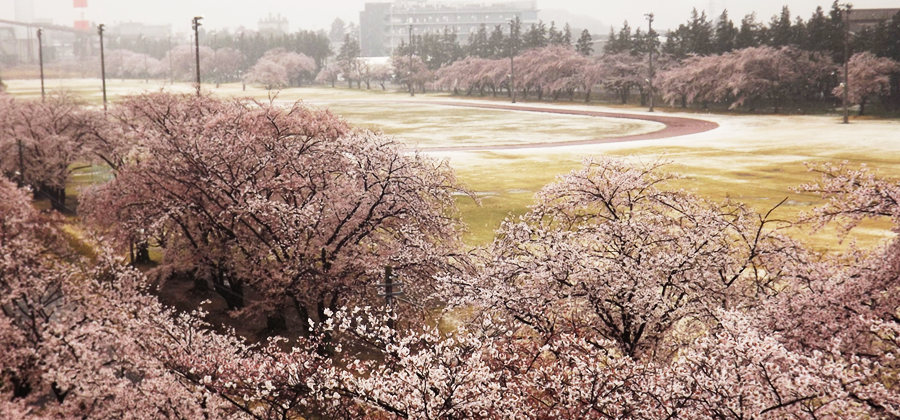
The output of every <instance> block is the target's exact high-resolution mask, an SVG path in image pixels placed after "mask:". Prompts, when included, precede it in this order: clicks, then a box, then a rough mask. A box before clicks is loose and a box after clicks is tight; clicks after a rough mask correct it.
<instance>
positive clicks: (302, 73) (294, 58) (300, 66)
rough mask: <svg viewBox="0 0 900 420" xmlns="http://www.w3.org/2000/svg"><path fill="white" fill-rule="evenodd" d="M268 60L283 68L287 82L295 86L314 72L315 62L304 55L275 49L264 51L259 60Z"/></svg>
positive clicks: (299, 84)
mask: <svg viewBox="0 0 900 420" xmlns="http://www.w3.org/2000/svg"><path fill="white" fill-rule="evenodd" d="M264 59H266V60H270V61H272V62H274V63H276V64H278V65H280V66H282V67H284V71H285V75H286V76H287V79H288V81H289V82H291V83H293V82H294V81H296V82H297V86H301V85H302V84H303V79H305V78H311V77H312V75H313V74H314V72H315V71H316V61H315V60H313V59H312V58H309V57H308V56H307V55H306V54H302V53H296V52H292V51H287V50H285V49H284V48H275V49H273V50H269V51H266V53H265V54H263V56H262V58H260V60H264Z"/></svg>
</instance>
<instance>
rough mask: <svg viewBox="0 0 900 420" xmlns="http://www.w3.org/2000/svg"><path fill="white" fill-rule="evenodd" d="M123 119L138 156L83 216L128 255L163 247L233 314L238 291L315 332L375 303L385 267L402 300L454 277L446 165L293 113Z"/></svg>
mask: <svg viewBox="0 0 900 420" xmlns="http://www.w3.org/2000/svg"><path fill="white" fill-rule="evenodd" d="M122 106H124V107H126V108H127V109H128V110H129V112H130V113H131V114H132V115H133V118H132V120H134V121H138V123H137V124H139V125H140V126H139V128H138V130H139V131H140V132H141V133H143V136H144V140H143V143H142V144H141V150H142V155H141V158H140V160H139V161H138V162H134V163H133V164H130V165H126V167H125V168H122V169H120V171H119V174H118V176H117V178H116V179H115V180H114V181H113V182H111V183H110V184H108V185H106V186H104V187H102V188H101V189H99V190H98V191H96V192H94V193H92V194H89V196H88V197H86V198H85V200H84V206H85V214H86V216H87V217H88V218H89V219H91V220H94V223H95V224H96V225H98V226H112V228H113V233H114V234H115V235H116V237H117V238H118V240H119V241H120V243H122V244H124V245H127V244H129V243H134V242H140V241H147V240H153V242H154V243H159V244H160V245H161V246H163V247H164V249H165V251H166V252H165V257H164V263H165V265H166V266H168V267H171V268H173V269H179V270H185V271H190V272H192V273H194V274H193V275H194V276H196V277H197V278H198V279H200V280H201V282H200V283H204V284H205V282H206V281H207V280H209V281H211V282H212V284H213V285H214V287H215V289H216V290H217V291H218V292H219V293H220V294H221V295H223V297H224V298H225V299H226V301H227V303H228V304H229V307H230V308H232V309H237V308H240V307H242V306H244V303H245V302H244V299H243V287H244V286H245V285H246V286H249V287H251V288H252V289H253V290H255V291H256V292H257V293H259V294H261V295H262V296H263V297H265V303H264V304H262V306H261V307H260V308H258V309H260V310H263V311H264V312H266V313H268V314H269V315H270V316H271V317H272V318H273V322H276V323H278V322H279V321H277V320H278V319H279V318H281V317H282V314H283V312H284V309H286V308H291V307H292V308H294V310H295V311H297V312H298V316H299V319H300V320H301V321H306V320H308V319H310V318H311V317H316V318H318V319H323V318H324V317H325V316H324V311H325V310H326V309H330V310H332V311H334V310H336V308H337V307H338V306H340V305H344V304H350V303H353V302H359V303H363V302H366V299H367V298H370V297H374V293H375V289H373V288H372V287H371V286H370V285H371V284H375V283H378V282H380V280H379V279H380V277H381V276H382V274H381V272H382V269H383V267H384V266H388V265H389V266H392V267H393V268H394V271H395V272H397V273H401V275H402V276H403V277H405V278H407V279H408V281H407V282H406V284H407V289H406V292H407V293H408V294H409V295H411V296H416V295H422V292H420V291H419V290H418V289H422V290H425V289H427V288H428V285H429V283H430V281H429V278H430V277H431V276H432V275H434V274H436V273H438V272H441V271H445V270H453V269H454V268H453V265H451V258H450V257H451V256H453V255H454V254H456V253H458V249H459V242H458V232H459V229H460V228H461V226H460V225H459V223H458V221H456V219H455V218H454V217H453V208H454V205H453V199H452V197H451V193H453V192H455V191H457V190H458V187H457V184H456V181H455V179H454V177H453V174H452V172H451V171H450V170H449V168H448V167H447V164H446V162H440V161H435V160H432V159H430V158H427V157H426V156H424V155H421V154H418V153H408V152H405V151H404V149H403V146H402V145H401V144H398V143H396V142H394V141H393V140H392V139H390V138H387V137H384V136H380V135H376V134H373V133H370V132H365V131H355V130H351V129H350V128H349V127H348V126H347V125H346V123H344V122H343V121H341V120H339V119H337V118H336V117H334V116H333V115H331V114H330V113H328V112H325V111H317V110H311V109H308V108H305V107H303V106H301V105H299V104H295V105H293V106H292V107H290V108H287V109H281V108H280V107H276V106H273V105H269V104H260V103H255V102H247V101H240V100H236V101H223V100H218V99H214V98H210V97H207V96H201V97H200V98H195V97H193V96H177V95H168V94H155V95H144V96H140V97H135V98H132V99H130V100H127V101H125V102H124V103H123V105H122ZM163 110H165V112H163ZM174 156H180V158H179V159H177V160H173V157H174ZM457 260H458V259H457ZM422 296H424V295H422Z"/></svg>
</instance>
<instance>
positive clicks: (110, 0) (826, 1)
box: [0, 0, 900, 32]
mask: <svg viewBox="0 0 900 420" xmlns="http://www.w3.org/2000/svg"><path fill="white" fill-rule="evenodd" d="M15 1H21V0H0V19H8V20H13V18H14V16H15V14H14V2H15ZM370 1H371V0H370ZM832 1H833V0H755V1H747V0H665V1H663V0H537V5H538V9H566V10H568V11H570V12H573V13H576V14H581V15H586V16H590V17H593V18H595V19H599V20H600V21H602V22H603V23H604V24H606V25H610V24H612V25H615V26H616V27H617V28H618V27H619V26H621V24H622V22H623V21H625V20H628V21H629V23H630V24H631V26H632V27H634V26H636V25H640V26H642V27H645V26H646V20H644V14H645V13H650V12H652V13H654V14H655V16H656V18H655V21H654V27H655V28H658V29H663V30H664V29H666V28H674V27H676V26H678V24H679V23H682V22H684V21H686V20H687V19H688V17H689V15H690V12H691V9H692V8H694V7H696V8H697V9H698V10H706V11H707V14H715V15H718V14H720V13H721V12H722V10H724V9H728V11H729V16H730V17H731V19H732V20H733V21H734V22H735V23H736V24H739V22H740V19H741V18H742V17H743V16H744V15H746V14H747V13H750V12H754V11H755V12H756V14H757V18H758V20H760V21H763V22H768V20H769V18H770V17H771V16H772V15H774V14H777V13H780V12H781V7H782V6H784V5H787V6H788V7H789V8H790V10H791V14H792V16H794V17H796V16H798V15H799V16H801V17H802V18H803V19H804V20H806V19H807V18H809V16H810V15H811V14H812V12H813V11H814V10H815V8H816V6H822V7H823V8H824V9H826V10H827V9H829V8H830V7H831V2H832ZM33 2H34V5H35V11H34V15H35V18H37V19H52V20H53V21H54V23H57V24H64V25H71V24H72V23H71V22H72V21H74V20H75V12H74V8H73V7H72V5H73V0H33ZM472 2H480V0H472ZM364 3H366V0H326V1H321V0H317V1H311V0H88V12H87V18H88V19H89V20H90V21H92V22H95V23H107V24H112V23H116V22H127V21H135V22H142V23H147V24H161V23H171V24H172V25H173V30H175V31H176V32H179V31H186V30H188V29H189V27H190V21H191V18H192V17H193V16H197V15H202V16H204V21H203V24H204V25H205V26H206V27H207V28H225V27H230V28H236V27H238V26H242V25H243V26H244V27H247V28H249V29H256V26H257V22H258V21H259V19H261V18H263V17H266V16H267V15H268V14H270V13H271V14H279V13H280V14H281V15H282V16H284V17H286V18H287V19H288V21H289V22H290V27H291V30H292V31H293V30H296V29H327V28H328V27H330V24H331V22H332V21H333V20H334V18H336V17H340V18H341V19H343V20H344V21H347V22H349V21H353V22H358V21H359V12H360V10H362V9H363V4H364ZM852 3H853V5H854V7H855V8H900V0H852ZM710 11H712V13H710Z"/></svg>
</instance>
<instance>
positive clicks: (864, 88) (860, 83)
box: [831, 51, 900, 115]
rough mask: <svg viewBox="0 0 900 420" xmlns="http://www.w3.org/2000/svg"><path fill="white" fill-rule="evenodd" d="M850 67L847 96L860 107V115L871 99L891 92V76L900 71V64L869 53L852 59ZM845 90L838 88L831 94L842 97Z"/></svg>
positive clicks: (860, 54) (854, 56) (855, 55)
mask: <svg viewBox="0 0 900 420" xmlns="http://www.w3.org/2000/svg"><path fill="white" fill-rule="evenodd" d="M849 67H850V71H849V74H850V77H849V79H850V85H849V91H848V92H847V96H848V100H849V101H850V103H854V104H858V105H859V115H863V113H864V112H865V110H866V102H867V100H868V98H869V97H871V96H873V95H880V94H883V93H887V92H888V91H890V75H891V74H892V73H896V72H898V71H900V63H897V62H896V61H894V60H891V59H889V58H885V57H876V56H875V54H872V53H870V52H868V51H867V52H862V53H858V54H854V55H853V56H852V57H850V63H849ZM841 73H843V68H842V69H841ZM843 89H844V88H843V87H841V86H837V87H835V88H834V90H832V91H831V93H832V94H833V95H834V96H836V97H841V95H843Z"/></svg>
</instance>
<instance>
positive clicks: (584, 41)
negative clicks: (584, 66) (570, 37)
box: [566, 25, 594, 57]
mask: <svg viewBox="0 0 900 420" xmlns="http://www.w3.org/2000/svg"><path fill="white" fill-rule="evenodd" d="M568 27H569V25H566V28H568ZM575 51H578V53H579V54H581V55H583V56H585V57H590V56H591V54H593V53H594V45H593V40H592V39H591V32H590V31H588V30H587V29H585V30H583V31H581V36H580V37H579V38H578V42H576V43H575Z"/></svg>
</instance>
